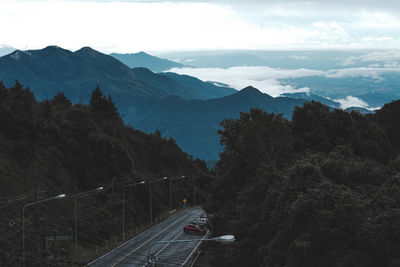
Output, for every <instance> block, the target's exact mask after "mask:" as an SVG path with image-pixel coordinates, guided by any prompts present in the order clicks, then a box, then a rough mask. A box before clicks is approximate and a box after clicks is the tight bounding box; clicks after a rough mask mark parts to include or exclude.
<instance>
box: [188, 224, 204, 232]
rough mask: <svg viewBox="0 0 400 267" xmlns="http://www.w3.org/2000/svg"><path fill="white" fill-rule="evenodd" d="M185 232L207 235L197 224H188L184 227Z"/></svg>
mask: <svg viewBox="0 0 400 267" xmlns="http://www.w3.org/2000/svg"><path fill="white" fill-rule="evenodd" d="M183 232H185V233H194V234H205V233H206V230H205V229H204V228H203V227H201V226H199V225H197V224H187V225H185V227H183Z"/></svg>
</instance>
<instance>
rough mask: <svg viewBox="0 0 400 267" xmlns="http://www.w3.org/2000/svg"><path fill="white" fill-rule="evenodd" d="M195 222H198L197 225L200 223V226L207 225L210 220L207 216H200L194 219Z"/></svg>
mask: <svg viewBox="0 0 400 267" xmlns="http://www.w3.org/2000/svg"><path fill="white" fill-rule="evenodd" d="M193 224H197V225H200V226H205V225H207V224H208V220H207V219H206V218H201V217H199V218H197V219H195V220H193Z"/></svg>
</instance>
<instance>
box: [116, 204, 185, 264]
mask: <svg viewBox="0 0 400 267" xmlns="http://www.w3.org/2000/svg"><path fill="white" fill-rule="evenodd" d="M191 213H192V212H190V213H189V214H186V215H185V216H183V217H182V218H180V219H179V220H177V221H176V222H174V223H173V224H170V225H169V226H168V227H167V228H165V229H164V230H162V231H161V232H158V233H157V234H155V235H154V236H152V237H151V238H150V239H148V240H147V241H146V242H144V243H142V244H141V245H140V246H138V247H137V248H136V249H134V250H132V251H131V252H129V253H128V254H126V255H125V256H122V257H121V258H120V260H119V261H117V262H116V263H114V264H113V265H111V266H112V267H114V266H116V265H117V264H119V263H120V262H121V261H123V260H125V259H126V258H127V257H129V256H130V255H132V254H133V253H135V252H136V251H138V250H139V249H141V248H142V247H143V246H145V245H147V244H148V243H149V242H150V241H151V240H153V239H154V238H156V237H157V236H159V235H161V234H162V233H164V232H165V231H166V230H168V229H169V228H171V227H172V226H173V225H175V224H177V223H178V222H180V221H182V220H183V219H185V218H186V217H187V216H189V215H190V214H191Z"/></svg>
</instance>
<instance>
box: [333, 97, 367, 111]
mask: <svg viewBox="0 0 400 267" xmlns="http://www.w3.org/2000/svg"><path fill="white" fill-rule="evenodd" d="M334 101H336V102H339V103H340V108H342V109H346V108H350V107H361V108H366V109H368V108H369V106H368V104H367V103H366V102H364V101H362V100H361V99H359V98H357V97H355V96H347V97H346V98H344V99H334Z"/></svg>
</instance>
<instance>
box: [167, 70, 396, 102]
mask: <svg viewBox="0 0 400 267" xmlns="http://www.w3.org/2000/svg"><path fill="white" fill-rule="evenodd" d="M169 71H171V72H176V73H179V74H186V75H191V76H195V77H197V78H199V79H201V80H203V81H217V82H222V83H225V84H228V85H229V86H231V87H233V88H235V89H237V90H240V89H243V88H245V87H247V86H249V85H251V86H253V87H255V88H257V89H259V90H260V91H262V92H264V93H267V94H269V95H271V96H274V97H276V96H279V95H281V94H283V93H294V92H309V91H310V88H308V87H305V88H296V87H294V86H292V85H286V84H285V85H284V84H282V82H281V80H285V79H295V78H302V77H325V78H327V79H341V78H349V77H352V78H356V77H365V78H372V79H375V80H376V82H379V81H381V80H382V79H383V78H382V77H381V74H383V73H389V72H398V73H400V68H396V67H394V68H393V67H392V68H346V69H335V70H328V71H321V70H310V69H274V68H270V67H264V66H255V67H254V66H241V67H231V68H227V69H222V68H173V69H171V70H169ZM355 100H356V99H354V98H352V97H350V98H346V99H342V100H341V101H342V102H343V105H344V106H345V105H346V103H350V102H351V101H353V102H354V103H358V106H361V104H362V103H361V102H355ZM363 107H364V106H363Z"/></svg>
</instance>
